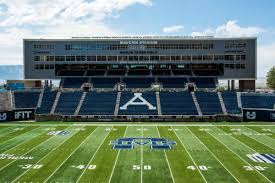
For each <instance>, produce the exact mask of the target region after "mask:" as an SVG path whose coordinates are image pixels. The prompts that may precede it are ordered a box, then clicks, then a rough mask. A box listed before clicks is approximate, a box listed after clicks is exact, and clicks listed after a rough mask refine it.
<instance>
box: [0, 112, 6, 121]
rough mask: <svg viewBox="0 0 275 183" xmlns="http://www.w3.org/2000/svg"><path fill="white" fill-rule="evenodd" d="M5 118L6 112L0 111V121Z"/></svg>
mask: <svg viewBox="0 0 275 183" xmlns="http://www.w3.org/2000/svg"><path fill="white" fill-rule="evenodd" d="M6 120H7V113H0V121H6Z"/></svg>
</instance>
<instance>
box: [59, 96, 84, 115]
mask: <svg viewBox="0 0 275 183" xmlns="http://www.w3.org/2000/svg"><path fill="white" fill-rule="evenodd" d="M81 97H82V92H79V91H75V92H61V93H60V97H59V99H58V101H57V105H56V108H55V110H54V114H63V115H74V113H75V111H76V109H77V106H78V104H79V101H80V99H81Z"/></svg>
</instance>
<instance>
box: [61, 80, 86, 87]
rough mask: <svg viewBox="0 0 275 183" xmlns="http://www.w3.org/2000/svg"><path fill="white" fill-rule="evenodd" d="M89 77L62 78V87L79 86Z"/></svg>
mask: <svg viewBox="0 0 275 183" xmlns="http://www.w3.org/2000/svg"><path fill="white" fill-rule="evenodd" d="M88 81H89V78H64V81H63V88H80V87H81V85H82V84H83V83H87V82H88Z"/></svg>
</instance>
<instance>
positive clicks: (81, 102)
mask: <svg viewBox="0 0 275 183" xmlns="http://www.w3.org/2000/svg"><path fill="white" fill-rule="evenodd" d="M86 95H87V92H83V94H82V96H81V99H80V101H79V103H78V105H77V108H76V110H75V112H74V115H75V116H76V115H78V114H79V111H80V109H81V106H82V104H83V102H84V100H85V98H86Z"/></svg>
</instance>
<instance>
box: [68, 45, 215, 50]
mask: <svg viewBox="0 0 275 183" xmlns="http://www.w3.org/2000/svg"><path fill="white" fill-rule="evenodd" d="M213 48H214V44H142V45H123V44H117V45H116V44H111V45H109V44H88V45H85V44H81V45H77V44H67V45H65V50H74V51H75V50H145V49H158V50H209V49H213Z"/></svg>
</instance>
